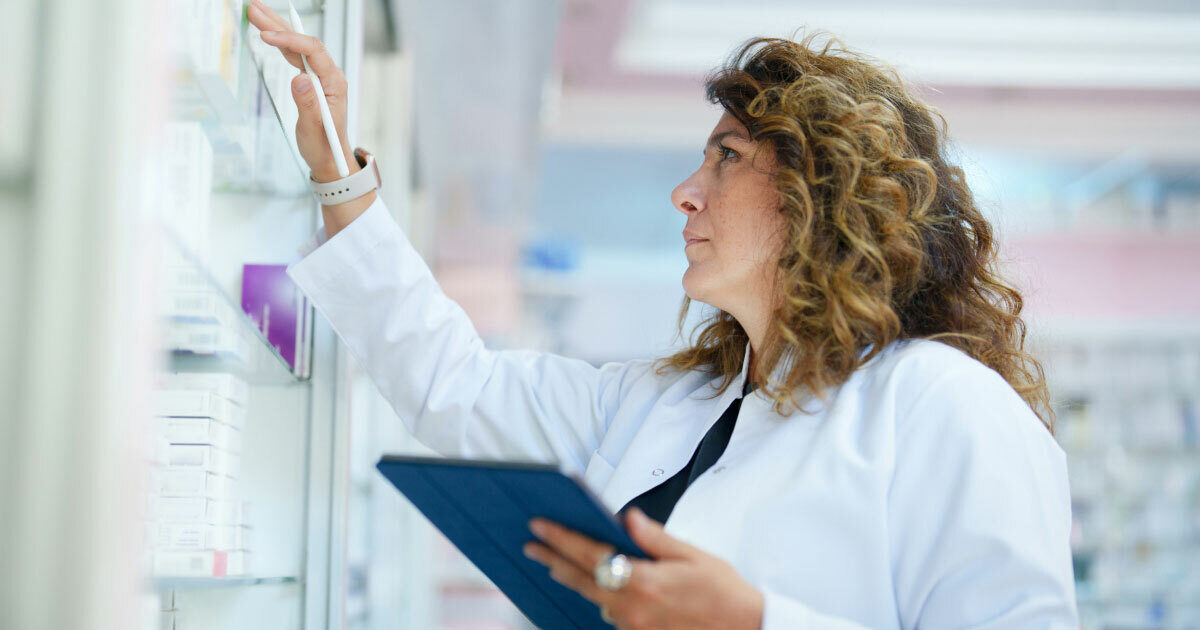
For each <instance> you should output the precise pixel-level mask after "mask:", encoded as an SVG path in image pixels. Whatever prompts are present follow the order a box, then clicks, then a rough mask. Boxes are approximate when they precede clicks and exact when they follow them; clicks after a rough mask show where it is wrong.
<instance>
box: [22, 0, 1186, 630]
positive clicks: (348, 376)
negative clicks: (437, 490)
mask: <svg viewBox="0 0 1200 630" xmlns="http://www.w3.org/2000/svg"><path fill="white" fill-rule="evenodd" d="M269 3H270V4H272V6H276V7H286V2H284V3H282V4H280V3H279V2H276V1H274V0H272V1H271V2H269ZM296 4H297V8H298V9H299V10H300V12H301V14H302V16H303V19H304V21H305V26H306V29H307V30H308V32H309V33H312V34H318V35H320V36H321V37H322V39H323V40H324V41H325V43H326V45H327V47H328V48H329V50H330V51H332V53H333V54H334V56H335V58H336V59H337V61H338V62H339V64H340V65H341V66H342V67H343V68H344V69H345V71H346V73H347V76H348V77H349V79H350V84H351V95H350V99H351V100H350V102H351V120H350V127H351V130H350V134H351V136H352V141H353V143H354V144H355V145H357V146H363V147H367V148H369V149H370V150H371V151H372V152H373V153H374V154H375V155H376V156H377V157H378V159H379V163H380V168H381V171H382V172H383V179H384V182H385V184H384V187H383V189H382V195H383V197H384V199H385V200H386V201H387V203H388V206H389V208H390V210H391V211H392V212H393V213H394V214H395V215H396V218H397V220H398V221H399V222H400V224H401V225H402V226H403V227H404V229H405V230H406V231H407V233H408V234H409V236H410V239H411V240H412V241H413V243H414V244H415V245H416V246H417V248H418V250H419V251H420V252H421V253H422V255H423V256H424V257H425V259H426V260H427V261H428V262H429V263H430V265H431V267H432V268H433V269H434V271H435V274H436V275H437V277H438V279H439V281H440V282H441V283H442V286H443V288H444V289H445V291H446V292H447V293H448V294H449V295H450V296H451V297H453V298H454V299H456V300H458V301H459V303H460V304H461V305H462V306H463V307H464V308H465V309H466V311H467V312H468V314H469V315H470V316H471V318H472V320H473V321H474V323H475V325H476V327H477V329H478V331H479V332H480V334H481V335H482V336H483V337H484V338H485V340H486V341H487V342H488V343H489V345H491V346H493V347H496V348H504V347H522V348H538V349H543V350H547V351H553V352H558V353H562V354H566V355H571V356H576V357H581V358H583V359H586V360H588V361H590V362H593V363H596V364H600V363H603V362H607V361H626V360H629V359H633V358H642V357H656V356H662V355H663V354H664V353H667V352H669V351H670V350H671V349H672V348H675V347H678V346H679V345H681V344H682V343H684V341H683V340H682V339H681V338H679V337H678V336H677V335H676V319H677V316H678V314H679V308H680V303H681V300H682V298H683V292H682V289H681V287H680V277H681V275H682V273H683V270H684V269H685V267H686V259H685V258H684V256H683V252H682V247H681V243H680V237H679V233H680V231H681V229H682V226H683V220H684V218H683V216H682V215H680V214H679V213H678V212H677V211H675V210H674V209H673V208H672V206H671V204H670V200H669V195H670V191H671V190H672V188H673V187H674V186H675V185H676V184H677V183H679V182H680V181H682V180H683V179H684V178H686V177H687V176H688V175H689V174H690V173H691V172H692V171H693V170H695V168H696V167H697V166H698V165H699V163H700V160H701V152H702V145H703V143H704V140H705V139H706V138H707V135H708V133H709V131H710V130H711V129H712V127H713V125H714V124H715V123H716V120H717V118H718V117H719V116H720V111H719V110H718V109H717V108H715V107H714V106H712V105H709V104H708V103H706V102H705V101H704V98H703V90H702V81H703V77H704V75H705V73H706V72H707V71H709V70H711V69H712V68H714V67H716V66H718V65H719V64H720V63H721V62H722V61H723V60H725V58H726V57H727V56H728V55H729V54H730V53H731V52H732V51H733V50H734V49H735V48H736V47H737V45H738V44H739V43H741V42H743V41H744V40H746V39H747V38H749V37H752V36H758V35H768V36H783V37H789V36H793V35H795V34H796V33H797V32H798V29H804V30H802V31H799V32H800V33H805V32H810V31H812V30H824V31H828V32H830V33H832V34H833V35H836V36H837V37H839V38H840V39H841V40H842V41H844V42H845V43H846V45H847V46H849V47H850V48H853V49H856V50H859V51H862V52H866V53H869V54H871V55H874V56H876V57H878V58H880V59H882V60H885V61H887V62H889V63H891V64H893V65H894V66H896V67H897V68H898V69H899V70H900V72H901V73H902V74H903V75H904V76H905V77H906V78H908V79H909V80H910V81H911V82H912V84H913V86H914V87H915V88H916V89H917V90H919V92H920V93H921V94H922V95H923V97H924V98H925V99H926V100H927V101H928V102H929V103H930V104H932V105H934V106H935V107H937V108H938V109H940V110H941V111H942V113H943V114H944V115H945V117H946V119H947V121H948V123H949V129H950V133H951V136H952V140H953V143H954V146H955V153H956V159H957V160H958V162H959V164H960V165H961V166H962V167H963V168H964V169H965V170H966V172H967V174H968V179H969V183H970V185H971V187H972V189H973V190H974V192H975V194H976V195H977V197H978V198H979V199H980V200H981V201H982V204H983V206H984V208H985V209H986V212H987V214H988V216H989V218H990V219H991V220H992V221H993V223H994V224H995V225H996V227H997V229H998V233H999V236H1000V242H1001V245H1002V249H1003V261H1004V265H1005V270H1006V273H1007V274H1008V275H1009V278H1010V279H1011V280H1012V281H1013V282H1015V283H1016V284H1017V285H1018V286H1019V287H1021V288H1022V289H1023V291H1024V295H1025V297H1026V300H1027V310H1026V321H1027V322H1028V323H1029V330H1030V344H1031V346H1032V347H1033V348H1034V349H1035V351H1036V353H1037V355H1038V356H1039V358H1041V359H1042V360H1043V362H1044V364H1045V366H1046V369H1047V375H1048V378H1049V381H1050V385H1051V394H1052V397H1053V400H1054V404H1055V408H1056V411H1057V412H1058V425H1057V438H1058V440H1059V442H1060V444H1062V446H1063V447H1064V449H1066V451H1067V453H1068V456H1069V466H1070V476H1071V485H1072V496H1073V512H1074V518H1075V523H1074V530H1073V536H1072V547H1073V551H1074V561H1075V575H1076V580H1077V592H1078V599H1079V608H1080V615H1081V620H1082V622H1083V627H1084V628H1200V443H1198V440H1200V437H1198V431H1200V428H1198V420H1197V413H1198V408H1197V405H1198V400H1197V399H1198V398H1200V5H1197V4H1196V2H1194V1H1193V0H1138V1H1136V2H1134V1H1133V0H1106V1H1102V2H1101V1H1092V2H1088V1H1084V0H1043V1H1039V2H1033V1H1030V0H1016V1H1013V0H1010V1H1008V2H1003V3H1002V2H995V1H994V0H975V1H972V2H950V1H948V0H923V1H909V2H882V1H880V2H874V1H862V0H847V1H845V2H840V3H837V6H836V7H835V6H833V5H831V4H830V3H822V2H809V1H789V2H784V1H782V0H779V1H776V0H754V1H749V2H740V3H728V2H717V1H710V0H691V1H685V0H504V1H499V0H440V1H438V2H431V1H420V0H324V1H320V0H303V1H301V2H297V3H296ZM243 11H244V7H243V3H242V2H241V1H240V0H169V1H160V2H151V1H150V0H136V1H134V0H100V1H96V0H89V1H85V0H43V1H41V2H33V0H9V1H8V2H6V3H5V4H4V5H3V12H4V19H3V20H0V40H3V41H5V42H7V44H6V49H7V50H8V55H7V59H6V62H5V63H4V64H3V65H0V72H2V73H3V74H2V75H0V83H2V84H3V85H4V86H5V89H4V90H3V91H2V92H0V120H2V121H4V122H3V123H0V234H4V235H6V236H7V238H6V239H5V243H6V245H5V246H4V247H0V261H2V262H0V295H3V296H4V300H3V305H4V306H3V308H2V309H0V396H2V398H0V401H3V402H4V411H3V412H0V500H2V503H0V505H2V506H3V507H0V557H4V558H5V559H6V561H5V564H6V566H8V567H9V568H8V569H7V570H6V571H4V572H2V576H0V584H2V585H3V588H2V589H0V627H6V628H8V627H11V628H68V627H70V628H75V627H89V628H93V627H94V628H110V627H111V628H118V627H119V628H131V627H144V628H172V629H183V628H188V629H191V628H217V627H220V628H243V627H245V628H267V627H270V628H301V627H306V628H325V627H328V628H356V629H368V628H372V629H373V628H422V629H424V628H443V629H467V628H481V629H491V628H495V629H500V628H526V627H527V624H526V622H525V621H524V620H523V618H522V617H521V616H520V614H519V613H517V612H516V611H515V609H513V608H512V607H511V605H509V604H508V603H507V601H506V600H505V599H504V598H503V596H501V595H500V594H499V593H498V592H497V591H495V590H494V589H493V588H492V587H491V586H490V584H489V583H488V582H487V581H486V579H485V578H483V577H482V576H481V575H480V574H479V573H477V572H476V571H475V570H474V569H473V567H472V566H471V565H470V564H469V563H468V562H467V561H465V560H464V559H463V558H462V557H461V556H460V555H459V554H458V552H457V551H455V550H454V549H453V547H451V546H450V545H448V544H447V543H446V542H445V541H444V540H443V539H442V538H441V537H440V535H439V534H438V533H437V532H436V531H434V530H433V529H432V528H431V527H430V526H429V525H428V523H427V521H425V520H424V518H423V517H421V516H420V515H419V514H418V513H416V512H415V511H414V510H412V509H411V507H410V506H409V505H408V504H407V502H405V500H404V499H403V498H402V497H400V496H399V495H398V494H397V493H396V492H395V491H394V490H393V489H392V488H391V486H390V485H388V484H387V483H386V482H384V481H383V480H382V478H381V477H380V476H379V475H377V474H376V473H375V470H374V464H375V462H376V461H377V460H378V457H379V456H380V454H382V453H385V452H387V453H394V452H427V451H425V450H424V449H423V447H421V446H420V445H418V444H416V443H415V442H413V440H412V439H411V438H410V437H409V436H407V435H406V434H405V432H404V429H403V425H402V424H401V423H400V422H399V420H398V419H397V418H396V417H395V414H394V412H393V411H392V410H391V409H390V407H389V406H388V405H387V403H386V402H385V401H383V400H382V399H381V398H380V397H379V395H378V393H377V391H376V389H375V387H374V385H373V384H372V383H371V382H370V381H369V380H368V379H366V377H365V376H364V375H363V374H362V373H361V372H360V371H359V370H358V368H357V366H356V365H355V364H354V361H353V359H352V358H351V357H350V356H349V355H348V354H347V353H346V352H345V351H344V349H343V348H342V347H341V346H340V343H339V342H338V341H337V340H336V337H335V336H334V334H333V332H332V331H331V330H330V329H329V327H328V325H327V324H326V323H325V322H324V321H323V320H322V319H321V318H320V317H319V316H315V315H314V313H313V311H312V309H311V308H310V306H309V305H308V304H307V303H306V302H305V301H304V299H303V298H302V296H298V295H295V294H294V293H292V294H286V291H285V294H286V295H285V299H284V302H285V304H283V306H280V304H278V303H275V304H274V305H275V306H276V311H274V313H275V319H274V320H272V321H275V322H276V327H275V329H274V330H271V329H270V327H269V326H266V325H265V323H264V321H263V318H262V317H261V316H260V315H261V313H259V311H258V310H256V309H260V308H261V301H262V299H263V298H262V296H261V295H259V294H258V293H256V291H257V289H255V288H254V287H257V286H260V283H263V282H266V283H270V282H278V281H279V273H280V267H279V266H281V265H285V264H287V263H289V262H293V261H294V260H296V259H297V257H298V254H297V252H296V249H297V247H298V246H300V245H301V244H302V243H304V242H305V241H306V240H307V239H308V238H309V237H310V236H311V235H312V234H313V232H314V230H315V229H317V228H318V227H319V225H320V219H319V213H318V208H317V206H316V204H315V203H314V202H313V200H312V198H311V196H309V195H307V194H306V188H305V178H306V177H307V170H306V169H304V168H302V167H301V165H300V162H299V161H298V156H297V155H296V154H295V151H294V148H293V147H294V139H293V135H294V131H293V126H294V123H295V116H296V113H295V107H294V104H292V103H291V97H290V92H289V90H288V81H289V80H290V78H291V77H292V76H293V75H294V74H295V72H294V70H293V69H292V68H291V67H290V66H287V65H286V64H285V63H283V62H282V61H281V59H280V58H279V57H278V55H277V54H273V53H272V51H270V50H265V49H264V46H263V45H262V42H261V41H260V40H258V38H257V33H256V31H255V30H254V29H253V27H252V26H248V24H247V23H246V21H245V19H244V13H243ZM702 308H704V307H703V306H702V305H696V306H695V307H694V308H693V312H691V313H689V314H688V317H687V323H685V328H684V330H685V334H686V332H687V331H689V330H690V324H691V323H694V322H695V321H697V319H698V318H699V317H701V316H703V312H702V310H701V309H702ZM281 309H282V310H281ZM283 312H286V313H287V317H290V320H282V319H281V318H282V317H283V316H282V315H280V313H283ZM279 321H285V322H286V324H287V325H288V326H289V327H288V328H287V329H286V331H284V332H281V330H282V329H281V328H280V326H281V325H280V324H279ZM281 335H283V337H281ZM284 337H286V338H284ZM281 339H282V340H281ZM814 605H816V604H815V603H814Z"/></svg>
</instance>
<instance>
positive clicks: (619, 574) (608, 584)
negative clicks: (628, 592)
mask: <svg viewBox="0 0 1200 630" xmlns="http://www.w3.org/2000/svg"><path fill="white" fill-rule="evenodd" d="M592 573H593V574H594V575H595V578H596V585H597V586H599V587H600V588H602V589H604V590H606V591H619V590H621V587H623V586H625V585H626V584H628V583H629V578H630V577H631V576H632V575H633V563H632V562H630V561H629V558H626V557H625V554H620V553H619V554H616V555H613V554H611V553H610V554H607V555H605V556H604V557H603V558H600V561H599V562H597V563H596V568H595V569H593V570H592Z"/></svg>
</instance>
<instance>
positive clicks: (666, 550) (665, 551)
mask: <svg viewBox="0 0 1200 630" xmlns="http://www.w3.org/2000/svg"><path fill="white" fill-rule="evenodd" d="M625 528H626V529H628V530H629V536H630V537H631V538H633V542H635V543H637V545H638V547H641V548H642V551H645V552H646V553H648V554H650V556H651V557H654V558H687V557H690V556H692V555H694V554H693V552H695V551H696V548H695V547H693V546H691V545H689V544H687V543H685V542H683V541H682V540H679V539H678V538H675V537H674V536H671V535H670V534H668V533H667V532H666V530H664V529H663V526H662V525H660V524H659V523H658V521H655V520H654V519H652V518H650V517H649V516H646V514H645V512H642V511H641V510H639V509H638V508H636V507H635V508H631V509H630V510H629V512H628V513H627V514H626V516H625Z"/></svg>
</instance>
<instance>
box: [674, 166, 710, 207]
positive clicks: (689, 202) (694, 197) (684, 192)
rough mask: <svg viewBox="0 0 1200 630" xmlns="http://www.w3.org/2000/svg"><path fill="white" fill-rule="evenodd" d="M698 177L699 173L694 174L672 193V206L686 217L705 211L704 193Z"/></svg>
mask: <svg viewBox="0 0 1200 630" xmlns="http://www.w3.org/2000/svg"><path fill="white" fill-rule="evenodd" d="M696 175H697V173H692V175H691V177H688V178H687V179H685V180H683V181H682V182H680V184H679V185H678V186H676V187H675V190H672V191H671V204H672V205H674V206H675V209H676V210H678V211H680V212H682V213H683V214H684V216H691V215H692V214H694V213H696V212H700V211H701V210H703V209H704V205H705V198H704V191H703V190H702V189H701V188H700V184H699V182H698V181H697V180H696Z"/></svg>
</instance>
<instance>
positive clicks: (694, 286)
mask: <svg viewBox="0 0 1200 630" xmlns="http://www.w3.org/2000/svg"><path fill="white" fill-rule="evenodd" d="M681 284H683V292H684V294H685V295H687V296H688V297H689V298H691V299H692V301H694V302H704V303H705V304H707V303H708V300H707V299H706V298H707V296H708V291H705V290H704V282H702V281H701V280H699V279H698V278H696V274H695V272H694V271H692V269H691V268H689V269H688V270H687V271H685V272H683V281H682V283H681Z"/></svg>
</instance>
